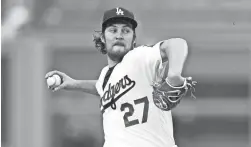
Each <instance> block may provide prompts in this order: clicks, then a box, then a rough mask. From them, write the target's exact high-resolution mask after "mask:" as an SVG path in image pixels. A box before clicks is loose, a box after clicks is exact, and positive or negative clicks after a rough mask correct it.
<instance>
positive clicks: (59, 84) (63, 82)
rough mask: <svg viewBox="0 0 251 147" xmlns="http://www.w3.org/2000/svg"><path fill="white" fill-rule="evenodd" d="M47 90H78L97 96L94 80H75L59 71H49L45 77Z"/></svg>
mask: <svg viewBox="0 0 251 147" xmlns="http://www.w3.org/2000/svg"><path fill="white" fill-rule="evenodd" d="M45 79H46V83H47V87H48V89H50V90H52V91H57V90H60V89H65V90H79V91H83V92H87V93H89V94H93V95H98V94H97V90H96V88H95V84H96V80H75V79H73V78H71V77H70V76H68V75H67V74H65V73H63V72H60V71H56V70H55V71H50V72H48V73H47V74H46V75H45Z"/></svg>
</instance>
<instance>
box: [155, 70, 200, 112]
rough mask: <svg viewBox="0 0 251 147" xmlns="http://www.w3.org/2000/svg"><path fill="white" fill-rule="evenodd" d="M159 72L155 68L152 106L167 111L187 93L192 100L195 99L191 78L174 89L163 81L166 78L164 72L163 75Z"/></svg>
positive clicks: (194, 83)
mask: <svg viewBox="0 0 251 147" xmlns="http://www.w3.org/2000/svg"><path fill="white" fill-rule="evenodd" d="M163 70H165V69H162V71H161V72H162V73H161V72H160V71H159V69H158V68H156V72H157V73H156V77H155V80H154V81H153V84H152V86H153V92H152V95H153V101H154V104H155V105H156V106H157V107H158V108H159V109H161V110H163V111H169V110H171V109H173V108H175V107H176V106H177V105H178V104H179V103H180V101H181V99H182V98H183V97H184V96H186V95H187V93H190V96H191V97H192V98H196V97H195V96H194V94H193V93H194V92H195V85H196V83H197V82H196V81H193V80H192V77H187V78H185V81H184V84H183V85H182V86H179V87H174V86H172V85H171V84H170V83H168V81H167V80H165V79H166V78H164V77H166V76H165V75H166V73H167V72H166V70H165V71H164V74H163Z"/></svg>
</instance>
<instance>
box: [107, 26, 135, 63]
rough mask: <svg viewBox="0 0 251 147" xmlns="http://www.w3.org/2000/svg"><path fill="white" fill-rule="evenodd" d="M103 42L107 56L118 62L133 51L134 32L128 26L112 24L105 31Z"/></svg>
mask: <svg viewBox="0 0 251 147" xmlns="http://www.w3.org/2000/svg"><path fill="white" fill-rule="evenodd" d="M104 42H105V44H106V49H107V54H108V56H109V57H110V58H111V59H112V60H114V61H120V60H121V59H122V58H123V57H124V56H125V54H126V53H128V52H129V51H130V50H131V49H133V42H134V31H133V29H132V25H130V24H119V23H118V24H112V25H110V26H108V27H107V28H106V29H105V32H104Z"/></svg>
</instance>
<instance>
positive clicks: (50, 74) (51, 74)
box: [45, 70, 63, 79]
mask: <svg viewBox="0 0 251 147" xmlns="http://www.w3.org/2000/svg"><path fill="white" fill-rule="evenodd" d="M54 74H58V75H62V74H63V73H62V72H60V71H57V70H53V71H50V72H48V73H47V74H46V75H45V79H47V78H49V77H51V76H53V75H54Z"/></svg>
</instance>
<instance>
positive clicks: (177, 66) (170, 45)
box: [160, 38, 188, 86]
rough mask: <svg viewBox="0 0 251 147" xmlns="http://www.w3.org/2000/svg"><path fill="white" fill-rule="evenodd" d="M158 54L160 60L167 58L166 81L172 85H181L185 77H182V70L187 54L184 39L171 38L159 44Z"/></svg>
mask: <svg viewBox="0 0 251 147" xmlns="http://www.w3.org/2000/svg"><path fill="white" fill-rule="evenodd" d="M160 54H161V58H162V61H166V60H168V66H169V69H168V74H167V81H168V82H169V83H170V84H171V85H172V86H179V85H182V84H183V83H184V81H185V78H184V77H182V75H181V74H182V70H183V67H184V63H185V61H186V58H187V55H188V45H187V42H186V40H184V39H181V38H172V39H169V40H165V41H163V42H162V43H161V44H160Z"/></svg>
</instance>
